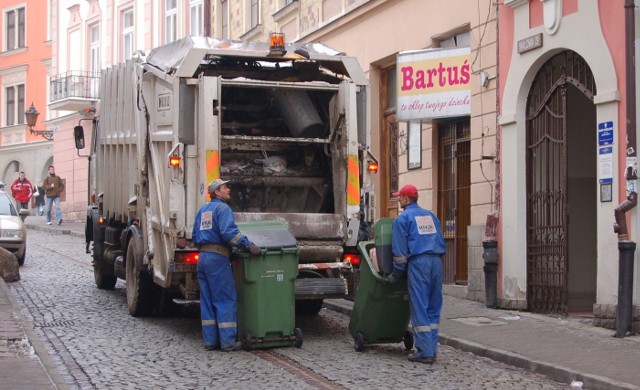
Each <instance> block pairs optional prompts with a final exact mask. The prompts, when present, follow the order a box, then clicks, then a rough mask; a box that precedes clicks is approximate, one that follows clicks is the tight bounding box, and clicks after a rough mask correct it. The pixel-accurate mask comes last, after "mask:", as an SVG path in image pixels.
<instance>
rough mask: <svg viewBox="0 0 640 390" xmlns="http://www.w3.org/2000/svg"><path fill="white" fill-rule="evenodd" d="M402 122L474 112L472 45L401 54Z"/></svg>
mask: <svg viewBox="0 0 640 390" xmlns="http://www.w3.org/2000/svg"><path fill="white" fill-rule="evenodd" d="M397 84H398V92H397V95H398V103H397V106H396V107H397V111H396V112H397V115H398V120H399V121H406V120H421V119H432V118H443V117H451V116H461V115H470V114H471V61H470V50H469V48H461V49H430V50H419V51H408V52H401V53H398V59H397Z"/></svg>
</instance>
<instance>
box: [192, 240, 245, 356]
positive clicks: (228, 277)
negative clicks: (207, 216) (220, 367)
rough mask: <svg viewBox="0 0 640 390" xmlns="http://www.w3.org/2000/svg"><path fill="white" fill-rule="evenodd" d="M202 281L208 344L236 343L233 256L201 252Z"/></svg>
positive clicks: (205, 339)
mask: <svg viewBox="0 0 640 390" xmlns="http://www.w3.org/2000/svg"><path fill="white" fill-rule="evenodd" d="M198 283H199V284H200V319H201V320H202V337H203V338H204V345H205V346H207V347H208V346H212V347H217V346H221V347H222V348H225V347H230V346H232V345H233V344H234V343H235V342H236V338H237V336H238V328H237V320H236V318H237V307H236V304H237V303H236V302H237V295H236V286H235V283H234V281H233V273H232V271H231V263H230V262H229V258H228V257H226V256H224V255H221V254H219V253H213V252H204V251H202V252H200V259H199V260H198Z"/></svg>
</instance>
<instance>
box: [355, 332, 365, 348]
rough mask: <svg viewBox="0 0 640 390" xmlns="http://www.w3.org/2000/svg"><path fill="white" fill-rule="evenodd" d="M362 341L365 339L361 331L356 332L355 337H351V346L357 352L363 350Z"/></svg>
mask: <svg viewBox="0 0 640 390" xmlns="http://www.w3.org/2000/svg"><path fill="white" fill-rule="evenodd" d="M364 342H365V340H364V335H363V334H362V332H358V333H356V337H354V338H353V347H354V348H355V349H356V351H357V352H362V351H364Z"/></svg>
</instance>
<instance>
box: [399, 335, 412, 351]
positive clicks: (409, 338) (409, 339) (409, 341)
mask: <svg viewBox="0 0 640 390" xmlns="http://www.w3.org/2000/svg"><path fill="white" fill-rule="evenodd" d="M402 341H403V342H404V348H405V349H406V350H407V351H411V349H412V348H413V333H411V332H409V331H408V330H407V331H406V332H404V337H403V338H402Z"/></svg>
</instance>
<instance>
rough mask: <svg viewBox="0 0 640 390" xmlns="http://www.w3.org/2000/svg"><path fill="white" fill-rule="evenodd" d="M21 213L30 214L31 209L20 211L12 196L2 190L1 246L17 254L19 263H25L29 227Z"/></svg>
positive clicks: (0, 196)
mask: <svg viewBox="0 0 640 390" xmlns="http://www.w3.org/2000/svg"><path fill="white" fill-rule="evenodd" d="M21 215H29V210H24V209H23V210H20V212H18V211H17V208H16V205H15V203H14V201H13V199H12V198H11V196H9V194H7V193H6V192H4V191H3V190H0V247H2V248H5V249H6V250H8V251H9V252H11V253H13V254H14V255H16V257H17V258H18V264H20V265H23V264H24V258H25V256H26V253H27V229H26V228H25V226H24V223H23V222H22V219H21V218H20V216H21Z"/></svg>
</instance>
